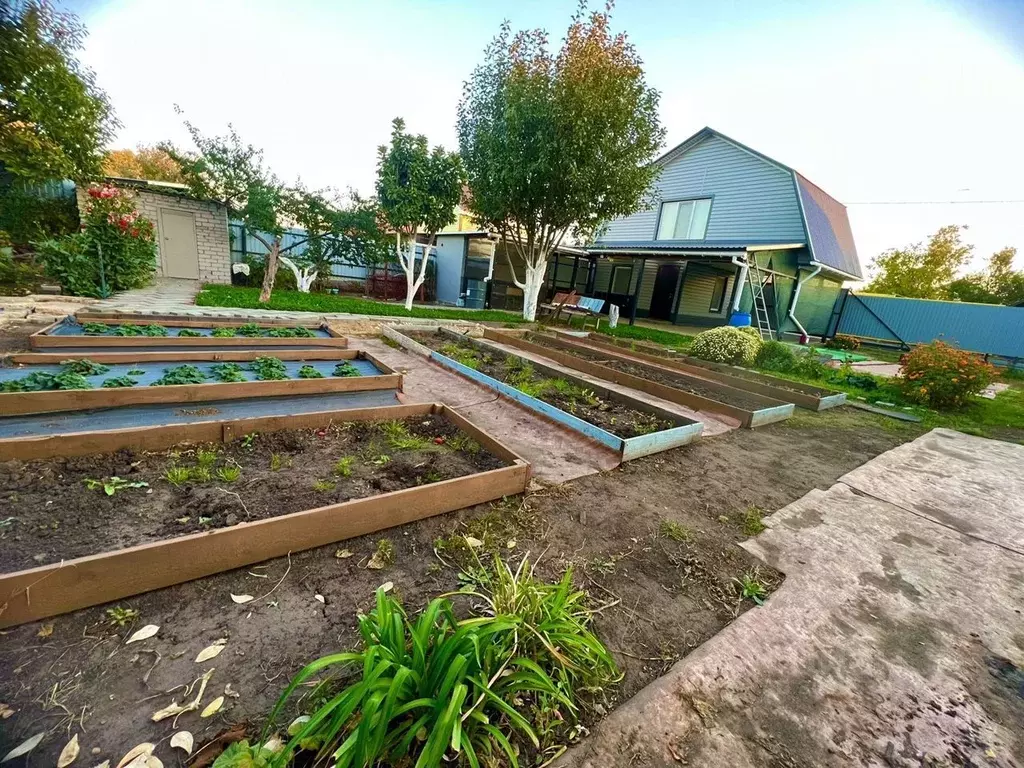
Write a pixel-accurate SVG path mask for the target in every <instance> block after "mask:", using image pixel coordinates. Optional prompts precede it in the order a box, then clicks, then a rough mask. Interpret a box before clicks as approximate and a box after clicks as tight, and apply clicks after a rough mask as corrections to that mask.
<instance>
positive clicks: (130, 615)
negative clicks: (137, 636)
mask: <svg viewBox="0 0 1024 768" xmlns="http://www.w3.org/2000/svg"><path fill="white" fill-rule="evenodd" d="M106 614H107V621H108V622H109V623H110V624H113V625H114V626H115V627H117V628H118V629H124V628H125V627H127V626H128V625H129V624H131V623H132V622H133V621H135V620H136V619H137V618H139V612H138V611H137V610H135V609H134V608H122V607H121V606H120V605H115V606H114V607H113V608H107V610H106Z"/></svg>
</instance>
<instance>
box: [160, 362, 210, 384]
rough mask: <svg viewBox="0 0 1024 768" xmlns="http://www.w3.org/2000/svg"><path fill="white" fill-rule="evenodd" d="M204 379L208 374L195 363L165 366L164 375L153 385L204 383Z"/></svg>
mask: <svg viewBox="0 0 1024 768" xmlns="http://www.w3.org/2000/svg"><path fill="white" fill-rule="evenodd" d="M204 381H206V374H205V373H203V372H202V371H200V370H199V369H198V368H196V367H195V366H194V365H176V366H175V367H173V368H164V375H163V376H161V377H160V378H159V379H157V380H156V381H154V382H153V386H155V387H160V386H167V385H174V384H202V383H203V382H204Z"/></svg>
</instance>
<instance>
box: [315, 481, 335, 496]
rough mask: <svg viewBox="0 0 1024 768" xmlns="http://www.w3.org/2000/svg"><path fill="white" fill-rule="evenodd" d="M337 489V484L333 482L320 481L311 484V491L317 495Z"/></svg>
mask: <svg viewBox="0 0 1024 768" xmlns="http://www.w3.org/2000/svg"><path fill="white" fill-rule="evenodd" d="M337 487H338V484H337V483H336V482H334V481H333V480H323V479H321V480H317V481H315V482H314V483H313V490H314V491H316V492H317V493H327V492H328V491H333V490H334V489H335V488H337Z"/></svg>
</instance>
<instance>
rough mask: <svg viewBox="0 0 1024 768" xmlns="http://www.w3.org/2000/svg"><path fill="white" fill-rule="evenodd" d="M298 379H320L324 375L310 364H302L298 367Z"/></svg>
mask: <svg viewBox="0 0 1024 768" xmlns="http://www.w3.org/2000/svg"><path fill="white" fill-rule="evenodd" d="M298 375H299V378H300V379H322V378H323V377H324V375H323V374H322V373H320V371H318V370H317V369H316V368H314V367H313V366H312V365H303V366H302V367H301V368H299V374H298Z"/></svg>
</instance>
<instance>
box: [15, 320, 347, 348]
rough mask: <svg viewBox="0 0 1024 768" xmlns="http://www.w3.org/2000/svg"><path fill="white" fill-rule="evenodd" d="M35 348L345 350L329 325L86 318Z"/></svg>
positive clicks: (61, 327)
mask: <svg viewBox="0 0 1024 768" xmlns="http://www.w3.org/2000/svg"><path fill="white" fill-rule="evenodd" d="M29 343H30V344H31V345H32V348H33V349H47V348H51V347H60V348H69V347H101V348H105V349H106V348H115V349H116V348H122V347H151V348H156V349H164V348H167V349H174V348H177V347H188V348H193V347H194V348H203V347H232V346H246V347H281V346H283V347H295V346H296V345H300V346H324V347H346V346H348V341H347V339H345V338H344V337H343V336H340V335H338V334H337V333H336V332H335V331H333V330H332V329H331V328H330V326H327V325H321V326H317V327H315V328H307V327H305V326H301V325H282V324H261V323H241V322H232V323H227V322H220V321H212V320H211V321H205V320H202V321H199V320H194V321H189V320H175V321H168V322H163V323H161V322H152V321H150V320H149V319H147V320H145V321H140V320H137V319H136V320H132V321H124V322H113V323H112V322H108V321H105V320H103V321H96V320H92V319H89V316H81V317H79V318H78V319H76V318H71V317H67V318H64V319H63V320H60V321H58V322H56V323H54V324H53V325H50V326H47V327H46V328H44V329H43V330H41V331H39V332H38V333H34V334H32V335H31V336H30V337H29Z"/></svg>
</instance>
